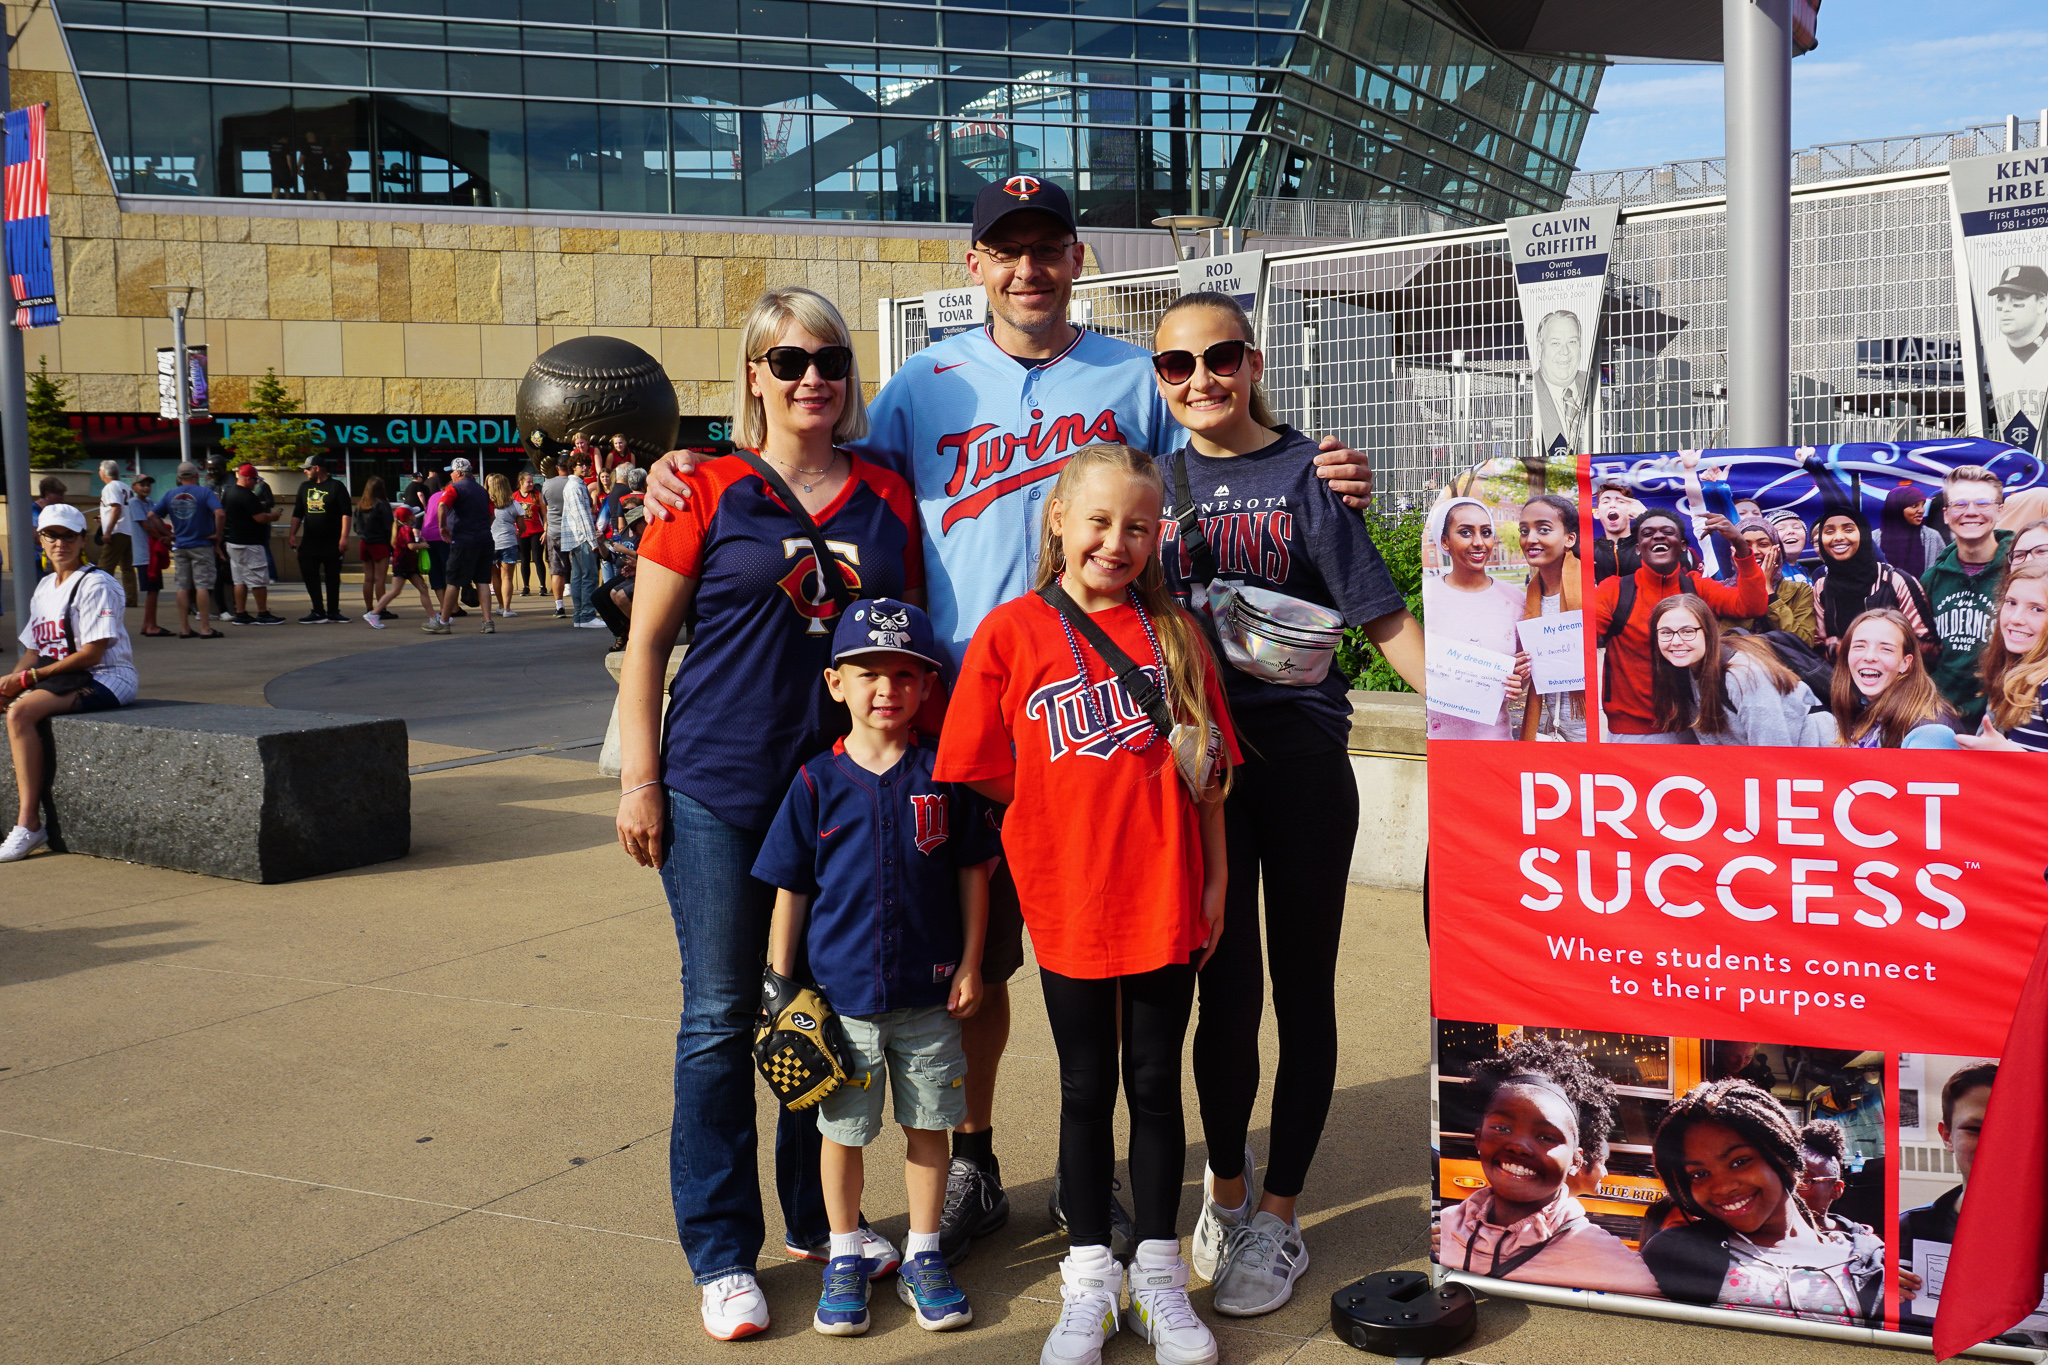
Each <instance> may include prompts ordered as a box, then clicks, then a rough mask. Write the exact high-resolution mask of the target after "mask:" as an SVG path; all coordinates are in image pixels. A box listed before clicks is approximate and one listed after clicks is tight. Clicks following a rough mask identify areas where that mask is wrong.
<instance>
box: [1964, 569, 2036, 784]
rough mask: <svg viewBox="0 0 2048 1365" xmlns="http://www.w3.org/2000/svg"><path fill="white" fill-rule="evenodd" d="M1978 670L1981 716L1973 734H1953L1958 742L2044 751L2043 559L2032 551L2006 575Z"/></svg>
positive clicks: (1968, 746)
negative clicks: (2032, 555) (1981, 703)
mask: <svg viewBox="0 0 2048 1365" xmlns="http://www.w3.org/2000/svg"><path fill="white" fill-rule="evenodd" d="M1978 669H1979V672H1978V681H1979V684H1980V687H1981V689H1982V693H1983V696H1984V699H1985V702H1986V707H1985V711H1984V720H1983V724H1982V727H1981V728H1980V729H1979V730H1978V731H1977V732H1976V733H1975V734H1965V735H1961V736H1958V739H1959V742H1960V743H1961V744H1962V746H1963V747H1964V748H1965V749H2007V750H2012V749H2024V750H2026V751H2028V752H2030V753H2048V718H2044V717H2043V714H2042V711H2043V706H2044V704H2048V558H2044V557H2043V556H2039V555H2036V556H2035V557H2033V558H2032V559H2029V560H2028V561H2027V562H2026V563H2025V564H2022V565H2020V566H2019V567H2018V568H2015V569H2013V570H2012V571H2011V572H2010V573H2008V574H2006V576H2005V589H2004V593H2003V596H2002V598H2001V600H2000V601H1999V604H1998V615H1997V617H1996V619H1995V620H1994V623H1993V627H1992V631H1991V642H1990V643H1989V644H1988V645H1986V646H1985V647H1984V657H1983V659H1982V660H1981V661H1980V662H1979V664H1978Z"/></svg>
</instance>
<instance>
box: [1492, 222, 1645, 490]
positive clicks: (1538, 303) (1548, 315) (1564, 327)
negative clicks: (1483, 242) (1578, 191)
mask: <svg viewBox="0 0 2048 1365" xmlns="http://www.w3.org/2000/svg"><path fill="white" fill-rule="evenodd" d="M1620 215H1621V210H1620V208H1619V207H1618V206H1616V205H1614V204H1595V205H1589V206H1587V207H1585V208H1575V209H1568V210H1566V211H1565V212H1563V213H1539V214H1533V215H1531V216H1529V217H1526V218H1510V219H1508V221H1507V229H1508V251H1509V254H1510V256H1511V258H1512V259H1513V261H1514V264H1515V293H1516V296H1517V297H1518V298H1519V299H1520V300H1521V305H1522V330H1523V332H1524V334H1525V335H1526V336H1527V338H1528V345H1529V369H1530V371H1531V380H1532V387H1533V388H1534V389H1535V402H1536V408H1535V412H1536V422H1535V427H1536V450H1537V453H1538V454H1540V455H1542V456H1545V457H1549V456H1555V455H1576V454H1578V453H1579V452H1580V451H1582V450H1584V449H1585V448H1586V445H1585V441H1586V402H1587V396H1588V394H1589V392H1590V389H1591V385H1592V368H1593V342H1594V338H1595V335H1596V334H1597V333H1598V331H1599V329H1600V298H1601V295H1602V294H1604V293H1605V292H1606V288H1607V258H1608V256H1609V255H1610V254H1611V252H1612V249H1613V246H1614V226H1615V223H1616V222H1617V221H1618V220H1619V218H1620Z"/></svg>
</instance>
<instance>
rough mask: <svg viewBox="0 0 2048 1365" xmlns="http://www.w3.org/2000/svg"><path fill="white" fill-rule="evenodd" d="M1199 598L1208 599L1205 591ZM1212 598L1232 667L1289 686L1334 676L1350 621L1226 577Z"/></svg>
mask: <svg viewBox="0 0 2048 1365" xmlns="http://www.w3.org/2000/svg"><path fill="white" fill-rule="evenodd" d="M1196 596H1197V598H1199V597H1201V596H1202V592H1201V589H1200V588H1197V589H1196ZM1206 596H1207V607H1208V611H1209V618H1210V620H1211V621H1213V622H1214V623H1215V626H1216V638H1217V639H1218V640H1220V641H1221V642H1222V644H1223V657H1224V658H1225V659H1226V660H1228V661H1229V663H1230V666H1231V667H1233V668H1235V669H1237V670H1238V671H1239V672H1241V673H1249V674H1250V675H1251V676H1252V677H1254V678H1259V679H1262V680H1264V681H1266V682H1270V683H1279V684H1280V685H1282V686H1283V687H1314V686H1316V685H1317V684H1318V683H1320V682H1322V681H1323V679H1325V678H1327V677H1329V676H1330V664H1331V663H1332V661H1334V660H1335V659H1336V657H1337V646H1338V644H1339V643H1340V642H1342V640H1343V639H1344V618H1343V617H1342V616H1341V615H1339V614H1338V613H1336V612H1334V611H1332V610H1331V609H1330V608H1328V607H1323V606H1318V605H1316V604H1315V603H1314V602H1304V601H1303V600H1302V599H1301V598H1299V597H1289V596H1288V595H1287V594H1286V593H1284V592H1274V591H1273V590H1271V589H1270V588H1255V587H1253V586H1251V585H1250V584H1248V583H1230V582H1226V581H1224V580H1222V579H1217V580H1216V581H1214V582H1212V583H1210V584H1209V585H1208V592H1207V594H1206Z"/></svg>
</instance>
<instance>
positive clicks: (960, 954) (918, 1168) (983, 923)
mask: <svg viewBox="0 0 2048 1365" xmlns="http://www.w3.org/2000/svg"><path fill="white" fill-rule="evenodd" d="M943 666H944V665H943V663H942V662H941V655H940V654H939V651H938V646H937V644H936V643H935V642H934V640H933V637H932V627H931V622H930V620H929V619H928V618H927V617H926V616H925V614H924V612H923V611H921V610H920V609H918V608H917V607H914V606H911V605H910V604H908V603H905V602H898V601H894V600H891V599H888V598H879V599H874V600H869V601H863V602H857V603H855V604H854V606H853V607H852V608H851V609H850V610H848V611H846V612H845V613H843V614H842V615H841V617H840V619H839V626H838V629H837V630H836V631H835V632H834V634H833V638H832V667H830V668H828V669H827V670H825V682H826V686H827V688H828V689H829V690H830V691H831V693H832V696H833V699H834V700H836V701H840V702H843V703H845V705H846V708H847V710H848V712H849V713H850V714H851V716H852V720H853V727H852V729H851V730H849V731H848V733H847V735H846V738H844V739H842V740H840V741H839V742H838V743H837V744H834V745H833V746H832V750H831V752H829V753H825V754H820V755H819V756H818V757H816V758H814V759H812V760H811V761H810V762H808V763H806V764H805V765H804V766H803V767H802V768H801V769H799V770H798V772H797V775H796V778H795V780H794V781H792V782H791V783H790V787H789V794H788V795H787V796H785V797H784V798H783V802H782V808H781V809H780V810H778V811H777V812H776V814H775V821H774V823H773V824H772V825H770V826H769V828H768V834H767V838H766V841H765V842H764V843H763V844H762V847H761V855H760V857H759V859H758V860H757V861H756V862H755V864H754V876H755V877H757V878H758V879H760V880H761V881H764V882H767V883H769V884H770V885H772V886H775V887H778V888H780V889H779V890H778V891H777V892H776V896H775V918H774V923H773V926H772V927H771V929H770V930H769V939H768V953H769V965H770V966H771V967H773V968H774V970H775V971H776V972H777V973H779V974H781V975H783V976H803V975H808V976H809V977H810V978H811V980H812V981H813V982H814V983H815V984H816V985H817V986H818V988H819V990H820V991H821V992H823V994H824V996H825V998H826V999H827V1000H829V1001H830V1002H831V1004H832V1008H833V1009H834V1010H835V1011H837V1012H838V1014H839V1016H840V1018H841V1020H842V1021H843V1022H844V1023H845V1026H846V1033H847V1038H848V1040H849V1042H850V1043H851V1045H852V1053H853V1055H852V1056H851V1057H850V1058H848V1063H849V1065H850V1067H851V1069H852V1071H853V1074H854V1081H855V1083H854V1084H850V1085H845V1086H841V1087H840V1088H839V1089H838V1090H836V1091H834V1092H833V1093H832V1094H830V1095H828V1096H827V1097H826V1098H825V1099H824V1100H823V1101H822V1102H821V1103H820V1104H819V1106H818V1129H819V1131H820V1132H821V1133H823V1134H824V1138H825V1145H824V1153H823V1156H822V1159H821V1161H820V1165H821V1167H822V1174H823V1177H824V1186H825V1209H826V1212H827V1214H828V1215H829V1216H830V1218H831V1221H832V1255H831V1259H830V1260H829V1261H828V1262H827V1263H826V1266H825V1287H824V1292H823V1293H821V1294H820V1295H819V1296H818V1311H817V1315H816V1317H814V1318H813V1319H812V1325H813V1326H815V1327H816V1328H817V1330H818V1331H820V1332H822V1333H824V1334H825V1335H827V1336H859V1335H860V1334H861V1333H863V1332H865V1331H867V1330H868V1266H867V1265H866V1263H864V1262H863V1261H862V1259H861V1254H860V1249H861V1233H860V1195H861V1183H862V1171H863V1165H862V1156H861V1153H862V1149H863V1148H865V1147H866V1146H867V1145H868V1144H869V1143H871V1142H873V1141H874V1140H875V1138H876V1136H877V1135H878V1134H879V1133H880V1132H881V1129H882V1092H883V1088H884V1086H883V1082H884V1079H885V1077H886V1080H887V1088H888V1089H889V1090H890V1091H891V1092H893V1093H894V1095H895V1116H896V1121H897V1122H898V1123H899V1124H901V1125H902V1126H903V1135H904V1139H905V1143H906V1145H907V1147H908V1149H909V1150H908V1156H907V1159H906V1163H905V1167H904V1185H905V1187H906V1188H907V1189H908V1191H909V1195H910V1240H909V1242H908V1243H906V1244H905V1246H904V1249H903V1271H902V1275H901V1277H900V1278H899V1279H898V1280H897V1286H896V1287H897V1292H898V1294H899V1296H900V1297H901V1298H902V1299H903V1301H904V1302H905V1303H907V1304H909V1305H910V1306H911V1307H912V1308H913V1309H914V1310H915V1312H916V1318H917V1325H918V1326H920V1327H922V1328H924V1329H925V1330H927V1331H932V1332H943V1331H947V1330H949V1329H951V1328H955V1327H965V1326H966V1325H967V1324H968V1323H970V1322H972V1321H973V1320H974V1311H973V1309H971V1308H970V1307H968V1304H967V1296H966V1295H965V1294H962V1293H961V1292H960V1290H959V1287H958V1286H956V1285H955V1284H954V1283H953V1276H952V1272H951V1271H949V1270H948V1269H947V1268H946V1261H945V1258H944V1257H943V1256H942V1255H940V1253H939V1219H940V1216H941V1214H942V1212H943V1210H944V1205H945V1200H946V1173H947V1164H948V1146H947V1135H948V1133H949V1131H950V1130H951V1129H952V1128H953V1127H954V1126H955V1125H956V1124H958V1123H959V1122H960V1121H961V1119H962V1118H964V1117H965V1116H966V1112H967V1110H966V1094H965V1091H964V1090H963V1089H962V1088H961V1087H962V1085H963V1081H964V1078H965V1076H966V1073H967V1055H966V1053H965V1052H963V1051H962V1050H961V1046H960V1021H961V1020H962V1019H964V1018H966V1017H968V1016H969V1015H971V1014H973V1013H974V1011H975V1010H976V1009H977V1008H979V1006H980V1004H981V995H982V985H981V949H982V939H983V935H984V933H985V931H986V929H987V923H988V875H989V869H990V866H991V864H992V862H993V860H994V859H995V857H996V855H997V854H998V853H1000V852H1001V848H1002V845H1001V839H1000V836H999V834H998V832H997V829H996V820H995V812H994V809H993V807H991V806H990V805H989V804H988V803H987V802H985V801H983V800H982V799H981V798H980V797H978V796H976V795H974V794H973V793H972V792H970V791H969V790H967V788H965V787H956V786H954V785H953V784H951V783H945V782H934V781H933V780H932V762H933V759H934V757H935V755H936V744H935V741H934V740H928V739H926V738H925V737H923V736H920V735H919V734H918V733H917V732H916V730H915V728H914V725H913V722H914V719H915V717H916V716H917V713H918V710H919V708H920V707H922V706H923V704H924V701H925V699H926V697H927V696H928V695H929V694H930V692H931V688H932V686H933V680H934V679H935V678H936V677H937V676H938V672H939V670H940V669H941V668H942V667H943ZM806 920H808V923H806ZM806 958H808V971H807V972H806V971H805V960H806ZM863 1080H865V1086H863V1085H862V1084H861V1082H862V1081H863Z"/></svg>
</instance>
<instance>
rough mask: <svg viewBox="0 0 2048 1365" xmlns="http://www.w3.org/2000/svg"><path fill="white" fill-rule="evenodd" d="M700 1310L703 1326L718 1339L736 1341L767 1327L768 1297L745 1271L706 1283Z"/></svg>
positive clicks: (759, 1332)
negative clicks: (702, 1316) (763, 1294)
mask: <svg viewBox="0 0 2048 1365" xmlns="http://www.w3.org/2000/svg"><path fill="white" fill-rule="evenodd" d="M701 1311H702V1313H703V1315H704V1330H705V1331H706V1332H708V1333H709V1334H710V1335H711V1336H713V1337H715V1338H716V1339H718V1340H719V1341H738V1340H739V1339H740V1338H742V1337H751V1336H758V1335H760V1334H761V1333H762V1332H765V1331H767V1330H768V1300H767V1299H765V1298H763V1297H762V1295H761V1286H760V1285H759V1284H757V1283H756V1282H755V1280H754V1277H753V1276H752V1275H749V1274H747V1273H746V1272H745V1271H736V1272H735V1273H733V1274H731V1275H727V1276H726V1277H725V1278H724V1279H722V1280H713V1281H712V1282H711V1283H710V1284H707V1285H705V1286H704V1306H703V1308H702V1310H701Z"/></svg>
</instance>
